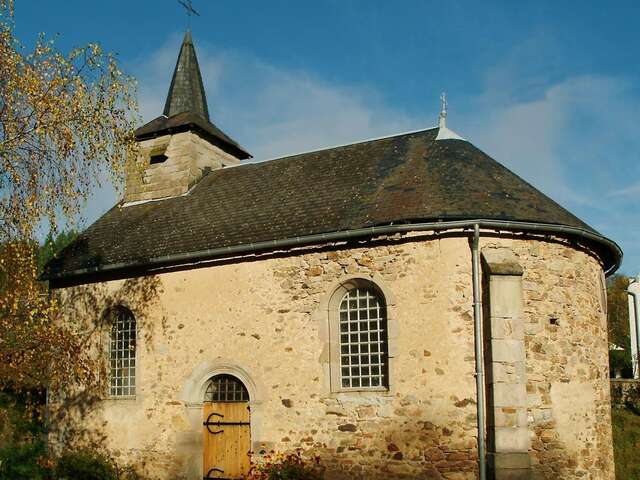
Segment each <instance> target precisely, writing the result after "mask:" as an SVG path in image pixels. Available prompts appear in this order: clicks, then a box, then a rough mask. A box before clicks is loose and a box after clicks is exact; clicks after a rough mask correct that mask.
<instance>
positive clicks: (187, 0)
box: [178, 0, 200, 30]
mask: <svg viewBox="0 0 640 480" xmlns="http://www.w3.org/2000/svg"><path fill="white" fill-rule="evenodd" d="M178 3H179V4H180V5H182V6H183V7H184V9H185V10H186V11H187V19H188V20H187V21H188V22H189V26H188V27H187V28H188V29H189V30H191V17H193V16H194V15H196V16H198V17H199V16H200V14H199V13H198V12H196V10H195V9H194V8H193V5H192V4H191V0H178Z"/></svg>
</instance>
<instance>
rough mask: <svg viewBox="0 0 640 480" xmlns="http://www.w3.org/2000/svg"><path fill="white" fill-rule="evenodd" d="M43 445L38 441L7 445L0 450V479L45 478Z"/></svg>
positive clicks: (47, 474) (35, 479) (48, 475)
mask: <svg viewBox="0 0 640 480" xmlns="http://www.w3.org/2000/svg"><path fill="white" fill-rule="evenodd" d="M45 458H46V457H45V449H44V445H43V444H42V443H39V442H33V443H24V444H22V445H9V446H7V447H5V448H3V449H2V450H0V480H46V479H49V478H51V477H50V473H51V472H50V471H49V470H48V469H47V468H46V466H45V465H44V462H43V460H44V459H45Z"/></svg>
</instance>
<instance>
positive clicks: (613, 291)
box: [607, 274, 633, 377]
mask: <svg viewBox="0 0 640 480" xmlns="http://www.w3.org/2000/svg"><path fill="white" fill-rule="evenodd" d="M629 280H630V279H629V277H627V276H626V275H623V274H615V275H612V276H611V277H609V278H608V279H607V326H608V333H609V344H610V345H612V346H613V345H615V347H618V348H619V347H621V348H623V350H618V349H617V348H616V349H613V350H611V351H610V352H609V365H610V370H611V375H612V376H614V375H615V373H616V371H619V372H620V373H621V374H622V375H623V376H624V377H631V376H632V374H633V372H632V367H631V345H630V341H631V340H630V339H631V336H630V333H629V299H628V296H627V287H628V286H629Z"/></svg>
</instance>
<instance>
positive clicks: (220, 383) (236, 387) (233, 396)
mask: <svg viewBox="0 0 640 480" xmlns="http://www.w3.org/2000/svg"><path fill="white" fill-rule="evenodd" d="M204 401H205V402H248V401H249V392H248V391H247V388H246V387H245V386H244V385H243V383H242V382H241V381H240V380H238V379H237V378H236V377H234V376H232V375H216V376H215V377H213V378H211V379H210V380H209V383H208V384H207V388H206V390H205V393H204Z"/></svg>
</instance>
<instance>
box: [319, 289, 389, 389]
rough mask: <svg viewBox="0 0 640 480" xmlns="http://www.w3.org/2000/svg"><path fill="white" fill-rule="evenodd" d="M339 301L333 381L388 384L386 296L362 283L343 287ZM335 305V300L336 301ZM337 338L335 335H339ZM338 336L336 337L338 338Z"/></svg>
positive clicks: (347, 385)
mask: <svg viewBox="0 0 640 480" xmlns="http://www.w3.org/2000/svg"><path fill="white" fill-rule="evenodd" d="M343 288H344V289H346V292H344V294H343V295H342V298H341V299H340V303H339V305H338V312H337V313H338V315H337V320H338V321H337V325H335V322H334V324H333V325H332V327H333V328H332V329H333V330H334V332H336V330H337V332H336V333H335V334H334V342H335V343H334V345H335V344H336V343H337V344H338V345H339V352H336V353H338V355H339V358H336V357H337V356H338V355H335V354H332V362H331V366H332V370H336V367H338V368H337V370H338V371H337V372H335V371H332V374H331V376H332V379H333V380H332V383H333V384H334V385H335V386H337V387H338V388H337V389H338V390H368V389H373V390H379V389H381V388H388V386H389V378H388V376H389V374H388V370H389V355H388V352H389V349H388V331H387V312H386V305H385V301H384V297H383V296H382V294H381V293H380V292H379V291H378V290H377V289H376V288H374V286H373V285H371V286H369V285H367V284H363V283H361V282H360V283H355V284H353V285H350V286H348V287H346V288H345V287H343ZM334 307H335V304H334ZM336 334H337V336H338V338H336V336H335V335H336ZM336 340H337V341H336ZM334 388H335V387H334Z"/></svg>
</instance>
